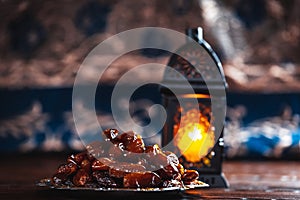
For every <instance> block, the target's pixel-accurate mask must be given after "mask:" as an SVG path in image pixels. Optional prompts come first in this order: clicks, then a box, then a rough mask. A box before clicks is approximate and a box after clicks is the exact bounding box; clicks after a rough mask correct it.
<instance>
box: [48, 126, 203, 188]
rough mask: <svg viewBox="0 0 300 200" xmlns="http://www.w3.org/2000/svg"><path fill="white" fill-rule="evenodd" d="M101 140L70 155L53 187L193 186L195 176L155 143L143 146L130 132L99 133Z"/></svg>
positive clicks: (138, 137)
mask: <svg viewBox="0 0 300 200" xmlns="http://www.w3.org/2000/svg"><path fill="white" fill-rule="evenodd" d="M103 134H104V135H105V137H106V140H105V141H102V142H100V141H99V142H98V141H97V142H93V143H91V144H89V145H88V146H87V151H85V152H82V153H78V154H76V155H71V156H69V157H68V159H67V162H66V163H65V164H62V165H60V166H59V167H58V169H57V171H56V173H55V174H54V175H53V177H52V179H51V180H52V184H53V185H54V186H71V187H73V186H74V187H93V188H99V187H101V188H167V187H184V186H185V185H197V183H198V182H199V181H198V180H197V179H198V177H199V174H198V172H197V171H195V170H187V169H184V167H183V166H182V165H181V164H180V163H179V160H178V157H177V156H176V155H175V154H174V153H172V152H168V151H162V150H161V149H160V147H159V146H158V145H157V144H155V145H153V146H145V144H144V141H143V139H142V137H141V136H140V135H138V134H135V133H133V132H127V133H122V134H119V132H118V131H117V130H116V129H107V130H105V131H104V132H103Z"/></svg>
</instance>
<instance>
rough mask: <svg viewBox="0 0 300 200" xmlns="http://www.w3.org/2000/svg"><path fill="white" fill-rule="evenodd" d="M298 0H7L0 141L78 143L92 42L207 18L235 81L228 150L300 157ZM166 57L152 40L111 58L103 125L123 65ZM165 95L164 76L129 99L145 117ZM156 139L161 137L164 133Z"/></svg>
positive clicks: (108, 123) (60, 147)
mask: <svg viewBox="0 0 300 200" xmlns="http://www.w3.org/2000/svg"><path fill="white" fill-rule="evenodd" d="M299 9H300V1H297V0H223V1H222V0H198V1H196V0H189V1H186V0H169V1H159V0H152V1H144V0H143V1H140V0H131V1H125V0H111V1H104V0H89V1H75V0H61V1H58V0H53V1H38V0H29V1H24V0H22V1H21V0H20V1H19V0H1V1H0V97H1V100H0V150H1V151H2V152H3V151H5V152H23V153H24V152H25V153H26V152H32V151H51V152H52V151H66V150H71V151H72V150H81V149H82V148H83V146H82V145H81V143H80V140H79V138H78V136H77V134H76V130H75V128H74V124H73V121H72V112H71V105H72V86H73V82H74V78H75V76H76V72H77V70H78V68H79V66H80V64H81V62H82V61H83V59H84V57H85V56H86V55H87V54H88V53H89V51H90V50H92V49H93V48H94V47H95V46H96V45H97V44H99V43H100V42H102V41H103V40H105V39H106V38H108V37H110V36H112V35H115V34H117V33H119V32H122V31H125V30H128V29H132V28H138V27H145V26H157V27H164V28H170V29H173V30H177V31H179V32H182V33H184V30H185V29H186V28H188V27H198V26H201V27H202V28H203V29H204V38H205V40H206V41H208V42H209V43H210V44H211V46H212V47H213V49H214V50H215V51H216V52H217V54H218V56H219V57H220V59H221V61H222V63H223V67H224V70H225V75H226V78H227V81H228V84H229V89H228V95H227V102H228V112H227V123H226V127H225V141H226V156H227V157H228V158H254V159H257V158H272V159H274V158H275V159H282V158H289V159H299V158H300V129H299V120H300V119H299V114H300V66H299V64H300V57H299V52H300V45H299V44H300V12H299V11H300V10H299ZM145 37H146V36H145ZM145 39H147V38H145ZM158 42H168V41H167V40H164V39H163V38H158ZM164 45H167V44H164ZM121 46H122V44H121V43H120V47H121ZM169 57H170V55H169V54H166V53H161V52H158V51H155V50H151V49H150V50H149V49H148V50H147V49H145V50H141V51H138V52H134V53H132V54H129V55H126V56H122V57H121V58H120V59H118V60H117V61H115V62H114V63H113V64H112V65H111V66H110V68H109V70H108V72H107V73H106V76H105V77H104V80H105V87H103V88H102V90H104V91H105V92H107V95H106V96H104V97H103V96H99V95H98V96H97V94H96V102H97V103H96V109H97V113H98V115H99V118H101V120H102V122H101V123H102V124H104V126H105V127H114V126H115V124H114V122H113V119H112V117H111V110H110V93H111V91H112V89H113V84H114V83H115V81H116V80H118V78H119V77H120V76H121V75H122V73H124V71H126V70H128V69H131V68H133V67H135V66H137V65H140V64H143V63H148V62H157V63H162V64H166V63H167V62H168V59H169ZM95 62H97V60H95ZM149 73H151V74H152V75H153V76H154V77H158V78H159V77H161V76H162V72H160V71H151V72H147V71H145V72H144V73H142V74H139V75H138V76H137V77H135V78H136V79H143V78H145V76H147V75H148V74H149ZM149 94H151V95H149ZM160 102H161V96H160V93H159V91H158V88H157V86H155V85H152V86H151V85H150V86H145V87H144V88H142V89H141V90H140V95H137V97H136V98H135V99H133V101H132V102H130V104H131V105H130V106H133V107H134V109H135V111H136V112H135V114H136V115H137V116H136V117H137V118H139V119H140V120H142V121H143V120H144V121H147V117H148V115H147V113H145V112H143V109H145V108H146V107H148V106H150V105H151V104H153V103H160ZM120 103H121V104H122V99H120ZM150 142H158V143H160V136H159V135H157V137H156V138H154V139H153V141H150Z"/></svg>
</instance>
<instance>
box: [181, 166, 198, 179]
mask: <svg viewBox="0 0 300 200" xmlns="http://www.w3.org/2000/svg"><path fill="white" fill-rule="evenodd" d="M198 178H199V173H198V172H197V171H196V170H191V169H186V170H185V171H184V174H183V175H182V180H183V181H186V182H190V181H193V180H197V179H198Z"/></svg>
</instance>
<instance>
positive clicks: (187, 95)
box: [182, 94, 210, 99]
mask: <svg viewBox="0 0 300 200" xmlns="http://www.w3.org/2000/svg"><path fill="white" fill-rule="evenodd" d="M182 97H183V98H196V99H205V98H210V97H209V95H208V94H183V95H182Z"/></svg>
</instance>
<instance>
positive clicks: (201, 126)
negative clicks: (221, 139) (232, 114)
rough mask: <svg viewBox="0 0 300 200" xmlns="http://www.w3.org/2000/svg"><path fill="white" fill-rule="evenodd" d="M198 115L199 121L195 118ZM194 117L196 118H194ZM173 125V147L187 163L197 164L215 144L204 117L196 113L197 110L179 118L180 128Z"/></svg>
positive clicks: (212, 133) (208, 124) (213, 136)
mask: <svg viewBox="0 0 300 200" xmlns="http://www.w3.org/2000/svg"><path fill="white" fill-rule="evenodd" d="M199 114H200V120H199V118H198V117H197V116H199ZM195 116H196V117H195ZM178 128H179V127H178V125H174V133H176V130H178V131H177V135H176V137H175V138H174V141H175V145H176V146H177V147H178V148H179V150H180V152H181V154H182V155H183V156H184V157H185V158H186V160H187V161H189V162H199V161H200V160H201V158H203V157H204V156H206V155H207V154H208V152H209V151H210V150H211V148H213V146H214V144H215V135H214V132H213V131H212V130H210V123H209V121H208V119H207V117H206V116H204V115H202V114H201V113H198V111H197V109H192V110H189V111H188V112H186V114H185V115H183V116H182V117H181V122H180V128H179V129H178Z"/></svg>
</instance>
